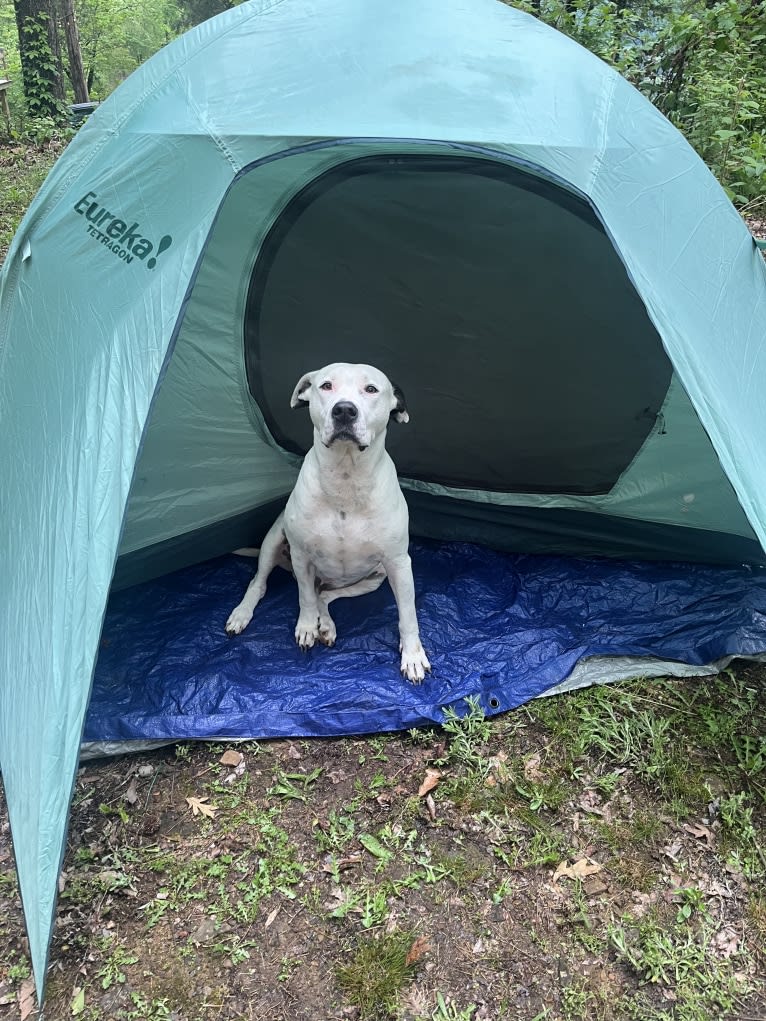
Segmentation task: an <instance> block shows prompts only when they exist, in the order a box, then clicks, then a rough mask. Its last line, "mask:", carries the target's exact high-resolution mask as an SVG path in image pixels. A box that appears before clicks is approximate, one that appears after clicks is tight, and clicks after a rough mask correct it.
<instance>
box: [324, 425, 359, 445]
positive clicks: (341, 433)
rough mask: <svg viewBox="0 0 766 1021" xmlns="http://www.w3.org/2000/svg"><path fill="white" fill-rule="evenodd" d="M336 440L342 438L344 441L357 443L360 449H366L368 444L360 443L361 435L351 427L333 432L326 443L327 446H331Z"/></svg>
mask: <svg viewBox="0 0 766 1021" xmlns="http://www.w3.org/2000/svg"><path fill="white" fill-rule="evenodd" d="M336 440H341V441H342V442H344V443H355V444H356V445H357V447H359V449H360V450H366V449H367V444H366V443H360V442H359V437H358V436H356V435H355V434H354V433H353V432H352V431H351V430H350V429H338V430H337V431H336V432H334V433H333V434H332V436H331V437H330V439H329V440H328V441H327V443H325V446H326V447H331V446H332V445H333V443H335V441H336Z"/></svg>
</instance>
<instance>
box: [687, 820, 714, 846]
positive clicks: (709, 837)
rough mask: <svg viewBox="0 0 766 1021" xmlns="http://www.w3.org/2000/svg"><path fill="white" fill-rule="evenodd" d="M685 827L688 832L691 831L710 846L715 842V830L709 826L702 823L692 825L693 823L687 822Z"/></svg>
mask: <svg viewBox="0 0 766 1021" xmlns="http://www.w3.org/2000/svg"><path fill="white" fill-rule="evenodd" d="M683 829H684V830H686V832H687V833H690V834H691V835H692V836H693V837H696V838H697V840H704V841H705V843H706V844H707V846H708V847H712V846H713V845H714V844H715V837H714V835H713V831H712V830H711V829H709V828H708V827H707V826H703V825H702V824H701V823H697V824H695V825H692V824H691V823H688V822H685V823H684V825H683Z"/></svg>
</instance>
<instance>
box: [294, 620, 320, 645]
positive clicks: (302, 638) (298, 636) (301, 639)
mask: <svg viewBox="0 0 766 1021" xmlns="http://www.w3.org/2000/svg"><path fill="white" fill-rule="evenodd" d="M318 638H319V618H318V617H315V618H314V619H313V620H312V619H310V618H309V619H306V618H304V617H299V618H298V623H297V624H296V626H295V641H296V642H297V643H298V645H299V646H300V648H301V649H302V650H303V651H304V652H305V650H306V649H310V648H312V647H313V645H314V643H315V642H316V640H317V639H318Z"/></svg>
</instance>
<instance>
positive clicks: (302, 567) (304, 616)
mask: <svg viewBox="0 0 766 1021" xmlns="http://www.w3.org/2000/svg"><path fill="white" fill-rule="evenodd" d="M291 558H292V562H293V573H294V574H295V580H296V581H297V582H298V603H299V605H300V613H299V614H298V623H297V624H296V625H295V641H296V642H297V643H298V645H299V646H300V647H301V649H310V648H311V647H312V645H313V644H314V643H315V642H316V640H317V638H319V600H318V597H317V590H316V572H315V570H314V568H313V566H312V565H311V563H310V562H309V560H308V558H307V557H306V556H305V555H304V554H303V553H302V552H301V551H300V550H296V549H294V548H293V549H292V552H291Z"/></svg>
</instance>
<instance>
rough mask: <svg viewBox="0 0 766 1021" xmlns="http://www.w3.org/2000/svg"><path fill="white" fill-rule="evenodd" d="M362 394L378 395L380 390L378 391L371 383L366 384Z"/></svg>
mask: <svg viewBox="0 0 766 1021" xmlns="http://www.w3.org/2000/svg"><path fill="white" fill-rule="evenodd" d="M364 392H365V393H367V394H378V393H380V390H378V388H377V387H376V386H373V385H372V383H368V384H367V386H366V387H365V388H364Z"/></svg>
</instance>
